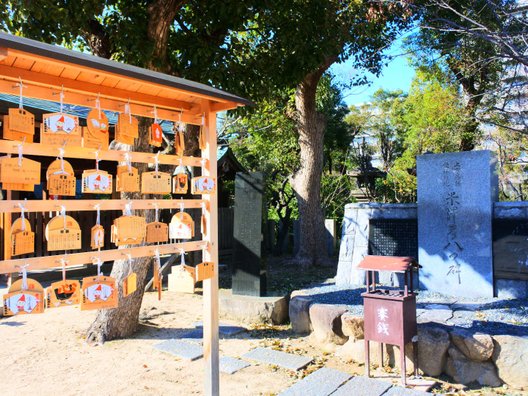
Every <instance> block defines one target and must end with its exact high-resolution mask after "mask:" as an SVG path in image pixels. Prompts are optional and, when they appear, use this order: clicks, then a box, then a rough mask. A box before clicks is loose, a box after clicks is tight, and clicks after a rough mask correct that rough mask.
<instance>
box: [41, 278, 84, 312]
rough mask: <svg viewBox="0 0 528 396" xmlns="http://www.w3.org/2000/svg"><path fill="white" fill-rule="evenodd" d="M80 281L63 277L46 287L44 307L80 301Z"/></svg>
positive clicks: (58, 306)
mask: <svg viewBox="0 0 528 396" xmlns="http://www.w3.org/2000/svg"><path fill="white" fill-rule="evenodd" d="M81 296H82V294H81V283H80V282H79V281H78V280H73V279H63V280H61V281H58V282H53V283H52V284H51V285H50V286H49V287H47V288H46V307H47V308H60V307H68V306H70V305H77V304H80V303H81Z"/></svg>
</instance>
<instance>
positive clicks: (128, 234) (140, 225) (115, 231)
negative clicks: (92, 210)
mask: <svg viewBox="0 0 528 396" xmlns="http://www.w3.org/2000/svg"><path fill="white" fill-rule="evenodd" d="M146 229H147V225H146V221H145V218H144V217H140V216H121V217H118V218H117V219H115V220H114V224H113V225H112V234H111V239H112V242H113V243H115V244H116V245H117V246H121V245H137V244H139V243H142V242H143V241H144V240H145V236H146V232H147V230H146Z"/></svg>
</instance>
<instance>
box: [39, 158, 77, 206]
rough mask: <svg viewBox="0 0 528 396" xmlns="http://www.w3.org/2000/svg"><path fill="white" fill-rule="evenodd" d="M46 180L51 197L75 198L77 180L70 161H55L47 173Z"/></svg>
mask: <svg viewBox="0 0 528 396" xmlns="http://www.w3.org/2000/svg"><path fill="white" fill-rule="evenodd" d="M46 180H47V187H48V193H49V194H50V195H62V196H68V197H74V196H75V193H76V191H75V190H76V179H75V174H74V172H73V167H72V166H71V164H70V163H69V162H68V161H65V160H64V159H63V160H60V159H57V160H55V161H53V162H52V163H51V164H50V166H49V167H48V170H47V171H46Z"/></svg>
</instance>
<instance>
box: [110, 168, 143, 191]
mask: <svg viewBox="0 0 528 396" xmlns="http://www.w3.org/2000/svg"><path fill="white" fill-rule="evenodd" d="M139 190H140V184H139V172H138V170H137V168H134V167H133V166H130V167H129V166H127V165H119V166H118V167H117V176H116V191H120V192H139Z"/></svg>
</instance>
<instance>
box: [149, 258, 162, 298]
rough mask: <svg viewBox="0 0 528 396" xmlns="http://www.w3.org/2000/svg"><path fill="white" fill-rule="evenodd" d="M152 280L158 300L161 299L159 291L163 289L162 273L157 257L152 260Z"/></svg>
mask: <svg viewBox="0 0 528 396" xmlns="http://www.w3.org/2000/svg"><path fill="white" fill-rule="evenodd" d="M153 272H154V280H153V282H152V286H153V287H154V289H155V290H157V291H158V300H159V301H161V293H162V291H163V274H162V273H161V265H160V262H159V259H155V260H154V268H153Z"/></svg>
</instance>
